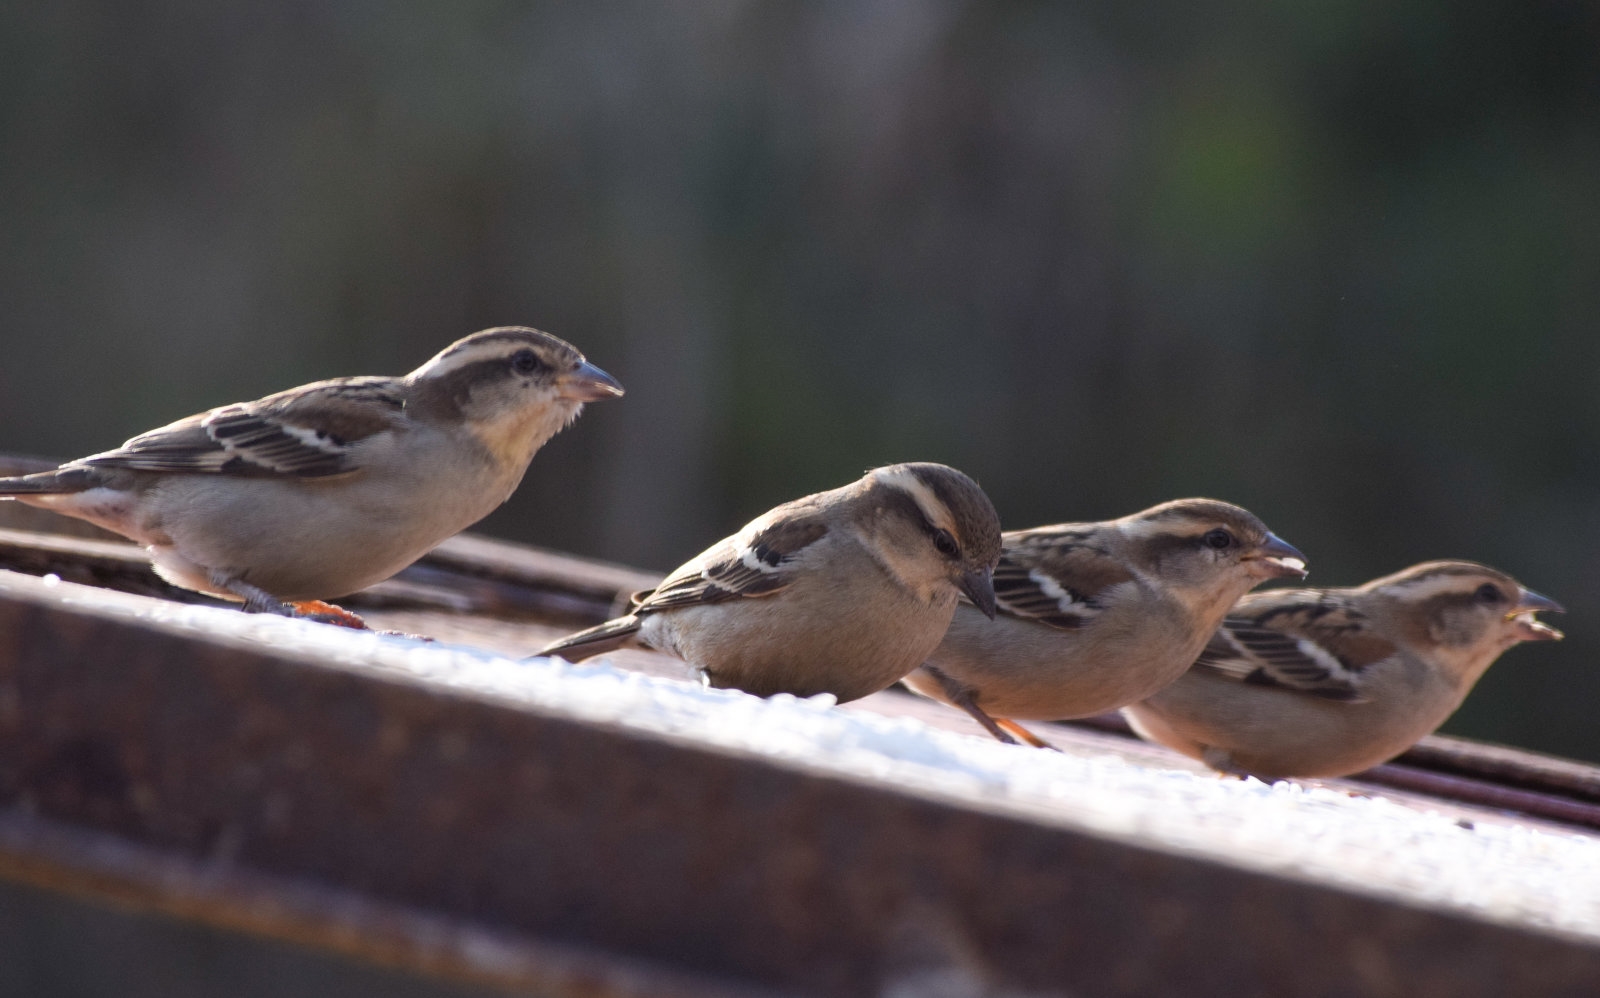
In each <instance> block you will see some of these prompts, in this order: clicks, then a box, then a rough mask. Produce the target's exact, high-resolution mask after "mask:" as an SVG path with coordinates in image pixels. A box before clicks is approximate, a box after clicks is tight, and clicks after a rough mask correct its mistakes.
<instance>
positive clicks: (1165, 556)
mask: <svg viewBox="0 0 1600 998" xmlns="http://www.w3.org/2000/svg"><path fill="white" fill-rule="evenodd" d="M1304 575H1305V559H1304V557H1303V556H1302V555H1301V554H1300V552H1299V551H1296V550H1295V549H1294V548H1292V547H1290V546H1289V545H1288V544H1285V543H1284V542H1283V541H1281V540H1279V539H1278V538H1277V537H1276V536H1274V535H1273V534H1272V533H1271V532H1270V531H1268V530H1267V527H1266V525H1265V524H1263V523H1262V522H1261V521H1260V520H1258V519H1256V518H1255V517H1254V516H1253V515H1251V514H1250V513H1248V512H1246V511H1245V510H1243V509H1240V508H1239V507H1238V506H1233V505H1230V504H1228V503H1225V502H1218V501H1216V500H1215V499H1178V500H1176V501H1173V502H1169V503H1163V504H1161V505H1160V506H1155V507H1153V508H1151V509H1147V510H1145V511H1144V512H1142V513H1134V514H1133V515H1132V516H1125V517H1123V518H1121V519H1120V520H1106V521H1103V522H1100V523H1063V524H1059V525H1057V526H1053V527H1036V528H1034V529H1032V530H1017V531H1011V532H1009V533H1007V534H1006V535H1005V546H1004V549H1003V550H1002V551H1001V554H1000V565H999V567H998V568H996V569H995V573H994V588H995V594H996V598H997V600H998V603H999V611H1000V617H999V618H998V619H997V620H996V621H994V622H990V621H987V620H984V619H983V618H982V617H980V616H979V615H978V614H977V613H976V612H974V611H973V610H972V609H971V608H970V607H965V606H963V607H961V608H960V609H959V610H957V611H956V615H955V619H954V620H953V621H951V623H950V631H949V633H948V634H946V635H945V638H944V641H943V642H942V643H941V644H940V645H939V647H938V649H937V650H935V651H934V653H933V654H932V655H930V656H929V657H928V660H927V662H926V664H924V665H923V666H922V667H921V668H919V669H917V670H916V671H915V672H913V673H911V674H910V675H908V676H907V677H906V678H905V683H906V685H907V686H909V687H911V688H912V689H913V690H915V691H916V692H918V693H921V694H923V695H924V696H928V697H932V698H933V699H935V700H942V701H944V702H945V703H948V704H951V705H953V706H956V707H960V708H961V709H962V710H965V711H966V712H967V713H969V714H971V715H972V716H973V717H974V718H975V719H976V720H977V721H978V723H980V724H982V725H983V726H984V727H985V728H986V729H987V730H988V731H989V733H990V734H992V735H994V736H995V737H996V738H998V739H1000V740H1001V741H1004V742H1010V741H1012V740H1013V739H1012V738H1011V737H1009V736H1008V734H1007V732H1009V733H1010V735H1015V736H1016V737H1018V738H1020V739H1022V740H1023V741H1026V742H1028V743H1029V744H1032V745H1039V746H1043V745H1044V743H1043V742H1041V741H1039V739H1037V738H1036V737H1034V736H1033V735H1032V734H1030V733H1029V732H1028V731H1027V730H1026V729H1025V728H1023V727H1022V726H1021V725H1019V724H1017V723H1015V720H1016V719H1027V720H1039V721H1045V720H1061V719H1064V718H1070V717H1086V716H1088V715H1090V714H1099V713H1102V712H1104V711H1108V710H1115V709H1116V708H1118V707H1121V706H1123V705H1124V704H1128V703H1132V702H1134V701H1136V700H1140V699H1143V698H1144V697H1147V696H1149V695H1150V694H1151V693H1154V692H1155V691H1156V690H1159V689H1160V688H1161V687H1163V686H1165V685H1166V684H1168V683H1170V682H1172V680H1174V679H1176V678H1178V677H1179V676H1180V675H1182V674H1183V671H1184V670H1185V669H1187V668H1188V667H1189V663H1190V662H1193V661H1194V657H1195V655H1197V654H1199V652H1200V649H1201V648H1203V647H1204V646H1205V643H1206V639H1207V638H1209V637H1210V636H1211V632H1212V631H1214V630H1216V627H1217V624H1218V623H1220V622H1221V620H1222V617H1223V615H1224V614H1226V613H1227V612H1228V610H1229V608H1231V607H1232V606H1233V604H1234V601H1235V600H1237V599H1238V598H1239V597H1240V596H1242V595H1244V593H1245V591H1246V590H1248V589H1249V588H1250V587H1251V586H1254V585H1255V584H1256V583H1258V582H1261V581H1263V580H1264V579H1274V578H1280V577H1283V576H1295V577H1297V578H1299V577H1303V576H1304Z"/></svg>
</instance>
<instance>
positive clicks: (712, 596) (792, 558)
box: [635, 507, 828, 614]
mask: <svg viewBox="0 0 1600 998" xmlns="http://www.w3.org/2000/svg"><path fill="white" fill-rule="evenodd" d="M827 533H828V525H827V523H826V522H824V520H823V519H822V517H821V516H820V515H818V514H817V513H815V512H812V511H806V512H798V511H796V510H794V509H793V508H792V507H791V508H785V507H779V509H777V510H774V511H773V512H772V513H769V514H767V515H766V516H763V517H761V518H760V519H758V520H756V521H755V522H753V523H751V524H750V525H749V526H747V527H745V528H744V529H743V530H741V531H740V532H739V533H737V534H735V535H734V536H732V537H730V538H728V539H727V540H724V541H722V542H721V543H719V544H717V545H715V546H714V547H712V548H711V549H710V550H708V551H706V552H705V553H703V554H701V555H700V556H699V557H698V558H696V559H694V560H693V561H691V562H689V563H688V564H687V565H684V566H683V567H682V568H680V569H678V570H677V571H676V572H674V573H672V574H671V575H670V576H668V577H667V579H666V581H664V582H662V583H661V585H659V586H657V587H656V589H655V591H654V592H652V593H650V594H649V595H648V596H646V597H645V598H644V599H643V600H641V601H639V603H638V605H637V608H636V610H635V612H636V613H640V614H645V613H652V612H654V611H657V610H667V609H671V608H673V607H679V606H696V605H701V604H706V603H722V602H726V601H727V600H733V599H745V598H750V597H756V596H771V595H772V594H773V593H776V592H778V591H779V590H781V589H783V588H784V587H785V586H787V585H789V583H791V582H793V581H794V578H795V575H796V569H797V568H798V567H799V562H800V561H801V559H802V557H803V553H804V552H805V551H806V550H808V549H810V548H811V547H812V546H813V545H815V544H816V543H818V542H819V541H821V540H822V539H823V538H824V537H825V536H827Z"/></svg>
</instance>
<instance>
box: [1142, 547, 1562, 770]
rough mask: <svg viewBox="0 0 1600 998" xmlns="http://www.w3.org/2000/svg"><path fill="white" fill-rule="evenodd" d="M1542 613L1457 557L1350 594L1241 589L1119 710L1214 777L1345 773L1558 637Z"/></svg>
mask: <svg viewBox="0 0 1600 998" xmlns="http://www.w3.org/2000/svg"><path fill="white" fill-rule="evenodd" d="M1541 610H1550V611H1555V612H1560V611H1561V605H1560V604H1559V603H1557V602H1556V601H1555V600H1552V599H1550V598H1549V597H1546V596H1541V595H1539V594H1538V593H1536V592H1533V591H1531V590H1529V589H1525V588H1524V587H1523V586H1522V585H1521V584H1520V583H1518V582H1517V581H1516V580H1515V579H1513V578H1511V577H1510V576H1509V575H1506V574H1505V573H1503V572H1497V571H1495V570H1494V569H1492V568H1485V567H1484V566H1482V565H1478V564H1474V563H1473V562H1470V561H1430V562H1425V563H1424V564H1421V565H1414V566H1412V567H1411V568H1408V569H1406V570H1404V571H1402V572H1396V573H1395V574H1394V575H1388V576H1385V577H1383V578H1381V579H1374V580H1373V581H1371V582H1368V583H1367V584H1366V585H1363V586H1356V587H1355V588H1353V589H1287V590H1274V591H1270V592H1262V593H1251V594H1250V595H1248V596H1245V597H1244V598H1243V599H1242V600H1240V601H1239V605H1238V606H1236V607H1234V608H1233V610H1232V611H1230V612H1229V614H1228V616H1227V618H1226V619H1225V620H1224V621H1223V623H1222V626H1221V627H1219V628H1218V629H1217V631H1216V632H1215V634H1214V635H1213V636H1212V638H1211V641H1210V643H1209V644H1208V645H1206V647H1205V649H1204V651H1202V652H1201V653H1200V655H1199V658H1198V659H1197V660H1196V661H1195V663H1194V666H1193V667H1192V668H1190V669H1189V670H1188V672H1186V673H1185V674H1184V675H1183V676H1181V677H1179V679H1178V680H1177V681H1175V682H1174V683H1172V685H1170V686H1168V687H1166V688H1165V689H1163V690H1161V691H1160V692H1158V693H1156V694H1155V695H1154V696H1152V697H1149V698H1148V699H1146V700H1144V701H1143V702H1142V703H1137V704H1133V705H1130V706H1128V707H1126V708H1124V710H1123V713H1124V715H1125V716H1126V717H1127V718H1128V720H1129V722H1130V723H1131V724H1132V725H1133V728H1134V730H1135V731H1137V732H1138V733H1139V734H1140V735H1142V736H1144V737H1145V738H1147V739H1149V740H1151V741H1155V742H1160V743H1161V744H1163V745H1166V746H1169V747H1171V748H1174V749H1177V750H1178V751H1179V752H1182V753H1183V754H1184V755H1188V756H1192V757H1194V758H1196V759H1199V760H1201V761H1202V762H1204V763H1205V764H1206V765H1208V766H1210V767H1212V768H1213V769H1217V770H1221V771H1223V772H1228V773H1236V774H1241V775H1243V774H1251V775H1255V776H1260V777H1268V778H1271V777H1292V776H1304V777H1334V776H1345V775H1347V774H1350V773H1354V772H1358V771H1360V770H1363V769H1367V768H1370V767H1372V766H1376V765H1377V764H1379V763H1381V762H1385V761H1387V760H1389V759H1392V758H1393V757H1395V756H1396V755H1399V754H1400V753H1401V752H1403V751H1405V750H1406V749H1407V748H1409V747H1411V745H1412V744H1414V743H1415V742H1416V741H1417V739H1419V738H1421V737H1422V736H1423V735H1426V734H1428V733H1429V732H1431V731H1433V730H1434V729H1435V728H1437V727H1438V726H1439V725H1440V724H1443V723H1444V721H1445V719H1446V718H1448V717H1449V716H1450V715H1451V714H1452V713H1454V712H1455V710H1456V708H1457V707H1459V706H1460V705H1461V701H1462V700H1464V699H1466V696H1467V694H1468V693H1469V692H1471V690H1472V686H1473V684H1474V683H1476V682H1477V681H1478V679H1479V677H1481V676H1482V675H1483V674H1484V672H1485V671H1486V670H1487V669H1488V668H1489V666H1490V665H1491V664H1493V663H1494V660H1495V659H1496V658H1498V657H1499V656H1500V653H1501V652H1504V651H1505V650H1506V649H1508V648H1510V647H1511V646H1512V645H1514V644H1517V643H1518V642H1521V641H1554V640H1557V639H1559V638H1560V637H1561V632H1560V631H1558V630H1556V629H1555V628H1553V627H1551V626H1549V625H1548V624H1545V623H1544V622H1542V621H1540V620H1539V619H1537V617H1536V616H1535V614H1537V613H1538V612H1540V611H1541Z"/></svg>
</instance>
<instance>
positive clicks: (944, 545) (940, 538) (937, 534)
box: [933, 530, 961, 558]
mask: <svg viewBox="0 0 1600 998" xmlns="http://www.w3.org/2000/svg"><path fill="white" fill-rule="evenodd" d="M933 546H934V547H936V548H938V549H939V553H940V554H942V555H944V556H945V557H947V558H954V557H955V556H956V555H958V554H960V553H961V545H959V544H957V543H956V539H955V537H954V536H952V535H951V533H950V531H948V530H935V531H934V532H933Z"/></svg>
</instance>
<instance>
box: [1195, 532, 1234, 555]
mask: <svg viewBox="0 0 1600 998" xmlns="http://www.w3.org/2000/svg"><path fill="white" fill-rule="evenodd" d="M1200 541H1201V543H1203V544H1204V545H1205V546H1206V547H1208V548H1212V549H1213V550H1217V551H1221V550H1222V549H1223V548H1228V547H1232V546H1233V535H1232V534H1230V533H1228V532H1227V531H1226V530H1223V529H1222V528H1221V527H1217V528H1215V529H1213V530H1208V531H1206V532H1205V535H1204V536H1203V537H1201V538H1200Z"/></svg>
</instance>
